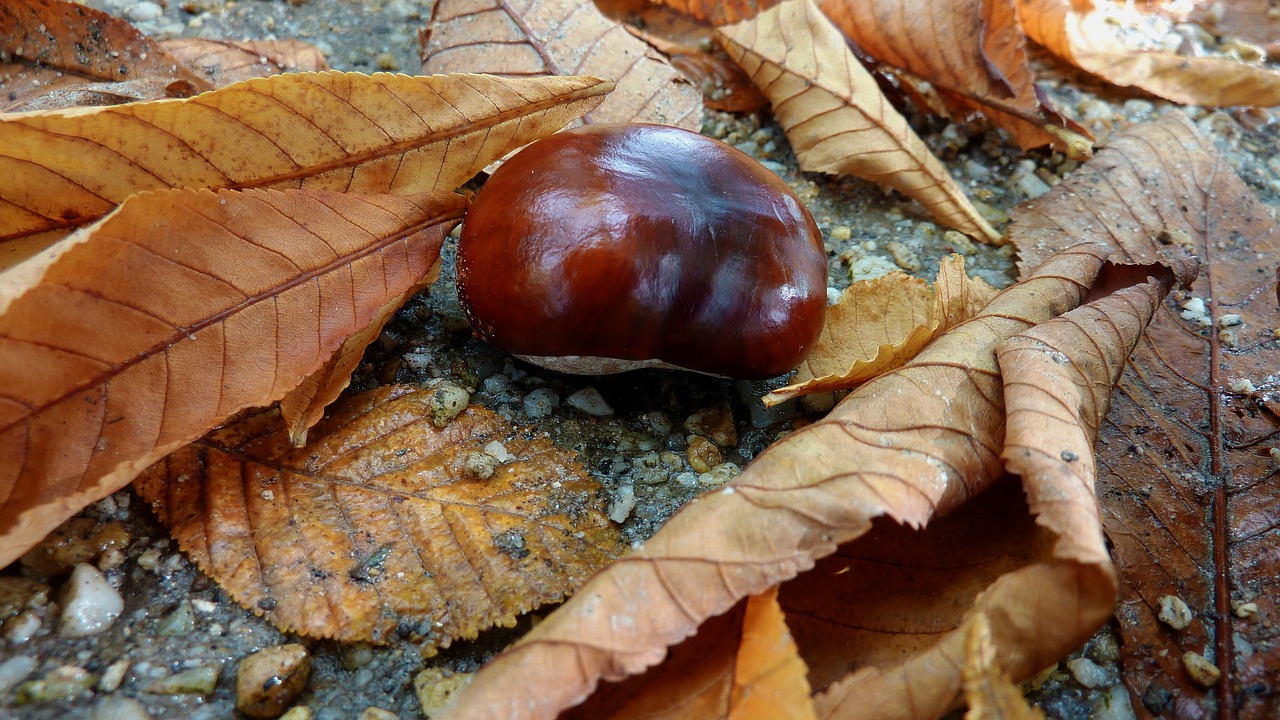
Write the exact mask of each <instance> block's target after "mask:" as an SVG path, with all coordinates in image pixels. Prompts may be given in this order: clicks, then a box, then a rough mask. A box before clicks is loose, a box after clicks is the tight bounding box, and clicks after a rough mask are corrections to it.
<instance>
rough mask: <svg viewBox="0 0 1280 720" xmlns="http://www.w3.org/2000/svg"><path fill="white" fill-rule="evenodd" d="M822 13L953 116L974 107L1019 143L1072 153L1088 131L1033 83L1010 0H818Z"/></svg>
mask: <svg viewBox="0 0 1280 720" xmlns="http://www.w3.org/2000/svg"><path fill="white" fill-rule="evenodd" d="M819 6H820V7H821V8H822V11H823V12H824V13H826V15H827V17H829V18H831V21H832V22H833V23H835V25H836V26H837V27H839V28H840V30H841V31H842V32H844V34H845V35H846V36H848V37H849V38H850V39H851V40H852V41H853V42H854V43H855V44H856V45H857V46H858V49H859V50H861V51H862V52H864V53H866V54H867V55H869V56H871V57H873V58H875V60H876V62H878V63H880V64H882V65H886V66H888V67H890V68H893V69H896V70H899V71H904V72H906V73H909V74H911V75H914V76H915V77H917V78H920V79H923V80H926V81H928V82H929V84H930V85H931V86H932V87H933V89H934V90H936V91H937V92H938V93H939V94H940V95H941V96H942V98H943V99H944V100H945V106H946V107H947V108H948V109H950V110H951V114H952V115H953V116H956V117H959V118H960V119H965V118H967V117H968V116H969V115H972V114H973V113H975V112H980V113H982V114H984V115H986V116H987V117H988V118H990V119H991V120H992V121H993V122H994V123H995V124H997V125H999V126H1000V127H1002V128H1004V129H1005V130H1008V131H1009V133H1010V134H1012V135H1013V138H1014V140H1015V141H1016V142H1017V143H1018V145H1020V146H1021V147H1022V148H1024V149H1026V148H1032V147H1037V146H1040V145H1046V144H1050V143H1052V144H1053V146H1054V148H1055V149H1058V150H1061V151H1063V152H1066V153H1068V154H1070V155H1072V156H1073V157H1075V158H1077V159H1086V158H1088V157H1089V155H1090V154H1091V153H1092V144H1091V141H1092V138H1091V137H1090V136H1089V132H1088V131H1087V130H1085V129H1084V128H1082V127H1080V126H1079V125H1078V124H1076V123H1075V122H1074V121H1072V120H1071V119H1069V118H1067V117H1065V116H1064V115H1062V114H1061V113H1060V112H1059V111H1058V110H1057V109H1056V108H1054V107H1053V105H1052V104H1050V103H1049V101H1048V100H1047V99H1046V98H1044V97H1043V96H1042V95H1041V94H1040V93H1039V92H1038V91H1037V90H1036V87H1035V77H1034V75H1033V74H1032V72H1031V68H1030V67H1029V66H1028V65H1027V54H1026V50H1025V48H1024V46H1023V44H1024V41H1023V38H1022V32H1021V29H1020V28H1019V27H1018V17H1017V12H1016V11H1015V9H1014V0H948V1H947V2H918V1H913V0H820V1H819Z"/></svg>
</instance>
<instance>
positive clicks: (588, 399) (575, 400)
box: [564, 386, 613, 417]
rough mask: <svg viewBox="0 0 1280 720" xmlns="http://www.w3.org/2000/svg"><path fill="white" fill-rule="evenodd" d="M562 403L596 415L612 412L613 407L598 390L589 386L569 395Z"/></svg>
mask: <svg viewBox="0 0 1280 720" xmlns="http://www.w3.org/2000/svg"><path fill="white" fill-rule="evenodd" d="M564 404H565V405H568V406H569V407H571V408H576V409H578V410H581V411H582V412H584V413H586V414H588V415H595V416H596V417H607V416H609V415H612V414H613V408H612V407H610V405H609V403H607V402H605V399H604V397H603V396H602V395H601V394H600V391H599V390H597V389H595V388H594V387H590V386H588V387H585V388H583V389H581V390H579V391H578V392H576V393H574V394H572V395H570V396H569V397H568V399H566V400H565V401H564Z"/></svg>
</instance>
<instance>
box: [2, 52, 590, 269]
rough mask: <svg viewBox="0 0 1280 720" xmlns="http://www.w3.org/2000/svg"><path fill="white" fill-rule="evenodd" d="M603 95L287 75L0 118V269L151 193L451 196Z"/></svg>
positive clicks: (578, 88)
mask: <svg viewBox="0 0 1280 720" xmlns="http://www.w3.org/2000/svg"><path fill="white" fill-rule="evenodd" d="M611 88H612V83H611V82H609V81H607V80H600V79H597V78H584V77H568V78H536V79H528V80H502V79H499V78H492V77H486V76H482V75H452V76H444V77H429V78H424V77H410V76H407V75H374V76H366V75H359V74H356V73H340V72H326V73H294V74H287V75H273V76H270V77H266V78H258V79H254V80H249V81H247V82H244V83H238V84H236V85H232V86H230V87H226V88H222V89H219V90H214V91H212V92H208V93H203V94H201V95H198V96H196V97H193V98H189V99H185V100H156V101H152V102H142V103H132V104H129V105H116V106H112V107H104V108H82V109H72V110H63V111H49V112H42V113H28V114H18V115H0V198H4V200H5V201H6V202H4V203H2V204H0V267H4V266H7V265H11V264H13V263H14V262H17V261H18V260H20V259H21V258H22V257H24V256H25V254H30V253H34V252H37V251H38V250H39V249H40V248H41V247H44V246H46V245H47V244H49V243H51V242H53V241H54V240H56V239H57V238H59V237H62V236H64V235H65V234H66V233H68V232H70V230H72V229H74V228H76V227H80V226H82V225H85V224H87V223H89V222H92V221H94V220H96V219H98V218H100V217H102V216H103V215H105V214H106V213H108V212H110V211H111V210H112V209H113V208H114V207H115V206H116V205H117V204H118V203H119V202H121V201H123V200H124V199H125V198H126V197H128V196H129V195H132V194H134V193H137V192H142V191H144V190H148V189H156V188H165V187H191V188H198V187H208V188H233V189H244V188H254V187H259V188H274V189H284V188H298V187H304V188H308V189H325V190H338V191H343V192H357V193H368V192H391V193H397V194H412V193H420V192H432V191H436V190H446V191H447V190H453V189H454V188H456V187H458V186H459V185H461V184H462V183H463V182H465V181H466V180H467V179H468V178H470V177H471V176H472V175H474V174H475V173H477V172H479V171H480V169H482V168H483V167H484V166H485V165H487V164H488V163H489V162H491V161H493V160H494V159H496V158H499V157H501V156H502V155H504V154H506V153H507V152H509V151H511V150H512V149H514V148H517V147H520V146H522V145H524V144H526V143H528V142H530V141H532V140H534V139H537V138H539V137H542V136H544V135H548V134H550V133H551V132H553V131H554V130H558V129H559V128H560V127H562V126H563V125H564V124H565V123H567V122H569V121H570V120H571V119H573V118H574V117H577V116H578V115H580V114H582V113H583V112H585V111H586V110H587V109H589V108H591V107H594V106H595V105H596V104H597V103H599V102H600V99H601V97H602V96H603V95H604V94H605V93H607V92H608V91H609V90H610V89H611ZM446 149H447V151H448V152H447V156H446ZM33 239H34V240H35V241H34V242H31V241H32V240H33ZM15 241H24V242H21V243H18V242H15ZM19 246H21V247H20V248H19Z"/></svg>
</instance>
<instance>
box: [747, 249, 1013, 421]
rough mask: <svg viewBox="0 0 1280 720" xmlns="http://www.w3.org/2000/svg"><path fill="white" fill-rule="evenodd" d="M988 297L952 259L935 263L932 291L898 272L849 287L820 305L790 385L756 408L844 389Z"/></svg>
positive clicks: (911, 352) (901, 359) (896, 361)
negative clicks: (822, 313)
mask: <svg viewBox="0 0 1280 720" xmlns="http://www.w3.org/2000/svg"><path fill="white" fill-rule="evenodd" d="M995 294H996V290H995V288H992V287H991V286H990V285H988V284H986V283H985V282H983V281H982V280H981V279H975V278H970V277H969V276H968V275H966V274H965V272H964V258H963V257H961V256H959V255H950V256H948V257H947V258H945V259H944V260H943V261H942V263H941V265H940V266H939V268H938V278H937V280H935V281H934V284H933V286H932V287H930V286H929V284H928V283H926V282H925V281H923V280H921V279H919V278H914V277H910V276H908V275H906V274H904V273H901V272H894V273H890V274H888V275H884V276H881V277H878V278H876V279H874V280H863V281H859V282H855V283H853V284H852V285H850V286H849V287H848V288H846V289H845V291H844V292H843V293H841V295H840V300H839V302H837V303H836V304H835V305H832V306H831V307H829V308H827V320H826V324H825V325H824V326H823V328H822V335H821V336H819V338H818V342H817V343H816V344H815V345H814V348H813V351H812V352H811V353H809V357H808V358H806V359H805V361H804V362H802V363H800V367H799V368H797V369H796V376H795V378H794V379H793V380H792V382H791V384H789V385H787V386H786V387H783V388H779V389H777V390H774V391H773V392H771V393H769V394H768V395H765V396H764V404H765V405H776V404H778V403H780V402H784V401H786V400H789V399H791V398H793V397H799V396H800V395H804V394H807V393H812V392H831V391H835V390H847V389H849V388H852V387H855V386H857V385H860V384H861V383H864V382H866V381H867V380H870V379H871V378H873V377H876V376H877V375H880V374H882V373H885V372H887V371H889V370H892V369H894V368H896V367H898V366H900V365H902V364H903V363H905V362H907V361H908V360H910V359H911V358H913V357H915V355H916V353H918V352H920V350H922V349H923V348H924V346H925V345H928V344H929V343H930V342H932V341H933V339H934V338H936V337H938V336H939V335H941V334H942V333H944V332H946V331H947V330H950V329H951V328H952V327H954V326H956V325H959V324H960V323H962V322H964V321H966V320H968V319H969V318H971V317H973V316H974V315H976V314H978V311H979V310H981V309H982V307H983V306H984V305H986V304H987V303H988V302H990V301H991V298H992V297H994V296H995Z"/></svg>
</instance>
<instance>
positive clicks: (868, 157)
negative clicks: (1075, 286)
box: [716, 0, 1000, 242]
mask: <svg viewBox="0 0 1280 720" xmlns="http://www.w3.org/2000/svg"><path fill="white" fill-rule="evenodd" d="M716 39H717V41H719V42H720V43H721V45H722V46H723V47H724V48H725V51H726V52H728V53H729V56H730V57H731V58H733V59H734V60H736V61H737V62H738V64H740V65H742V67H743V69H745V70H746V71H747V74H748V75H750V76H751V78H752V79H753V80H754V81H755V83H756V85H757V86H758V87H759V88H760V90H761V91H762V92H763V93H764V94H765V95H766V96H767V97H768V98H769V100H770V102H771V103H773V113H774V115H775V116H776V117H777V119H778V122H779V123H781V124H782V127H783V129H784V130H785V131H786V133H787V138H788V139H789V140H790V141H791V146H792V148H793V149H794V150H795V152H796V159H797V160H798V161H799V163H800V167H801V168H802V169H804V170H809V171H813V172H825V173H831V174H836V175H854V176H856V177H861V178H865V179H867V180H871V181H873V182H876V183H879V184H881V185H884V186H886V187H890V188H893V189H894V190H897V191H899V192H901V193H903V194H904V195H907V196H908V197H911V198H913V199H915V200H917V201H919V202H920V204H921V205H923V206H924V207H925V209H927V210H928V211H929V212H930V213H931V214H932V215H933V216H934V218H935V219H936V220H937V222H939V223H941V224H943V225H947V226H949V227H953V228H955V229H957V230H960V231H961V232H964V233H966V234H968V235H971V236H973V237H974V238H977V239H979V240H982V241H984V242H999V241H1000V233H998V232H996V231H995V229H993V228H992V227H991V225H990V224H989V223H987V221H986V220H985V219H983V217H982V216H981V215H980V214H979V213H978V211H977V210H976V209H975V208H974V207H973V205H972V204H971V203H970V202H969V200H968V198H966V197H965V195H964V192H963V191H961V190H960V187H959V185H957V184H956V182H955V181H954V180H953V179H952V178H951V176H950V175H948V174H947V170H946V168H944V167H943V166H942V163H941V162H939V161H938V159H937V158H935V157H934V156H933V154H932V153H930V152H929V149H928V147H926V146H925V144H924V141H922V140H921V139H920V138H919V136H917V135H916V134H915V132H914V131H913V130H912V129H911V128H910V126H908V125H907V121H906V119H905V118H903V117H902V115H900V114H899V113H898V111H897V110H895V109H893V107H892V106H891V105H890V104H889V101H888V99H886V98H885V96H884V94H883V93H881V92H880V88H879V87H878V86H877V84H876V81H875V79H874V78H873V77H872V76H871V74H870V73H868V72H867V71H866V70H865V69H864V68H863V67H862V64H861V63H860V62H859V61H858V59H857V58H856V57H854V55H853V53H852V52H850V51H849V49H848V47H847V46H846V45H845V40H844V38H843V36H841V35H840V31H839V30H837V29H836V28H835V26H833V25H832V24H831V22H830V21H829V20H827V19H826V18H825V17H824V16H823V15H822V13H821V11H819V10H818V8H817V6H816V5H815V4H814V3H813V2H812V0H787V1H786V2H784V3H782V4H780V5H778V6H777V7H774V8H771V9H769V10H767V11H765V12H762V13H760V14H759V15H757V16H756V17H755V18H753V19H751V20H745V21H743V22H741V23H738V24H736V25H729V26H725V27H721V28H718V30H717V35H716Z"/></svg>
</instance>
